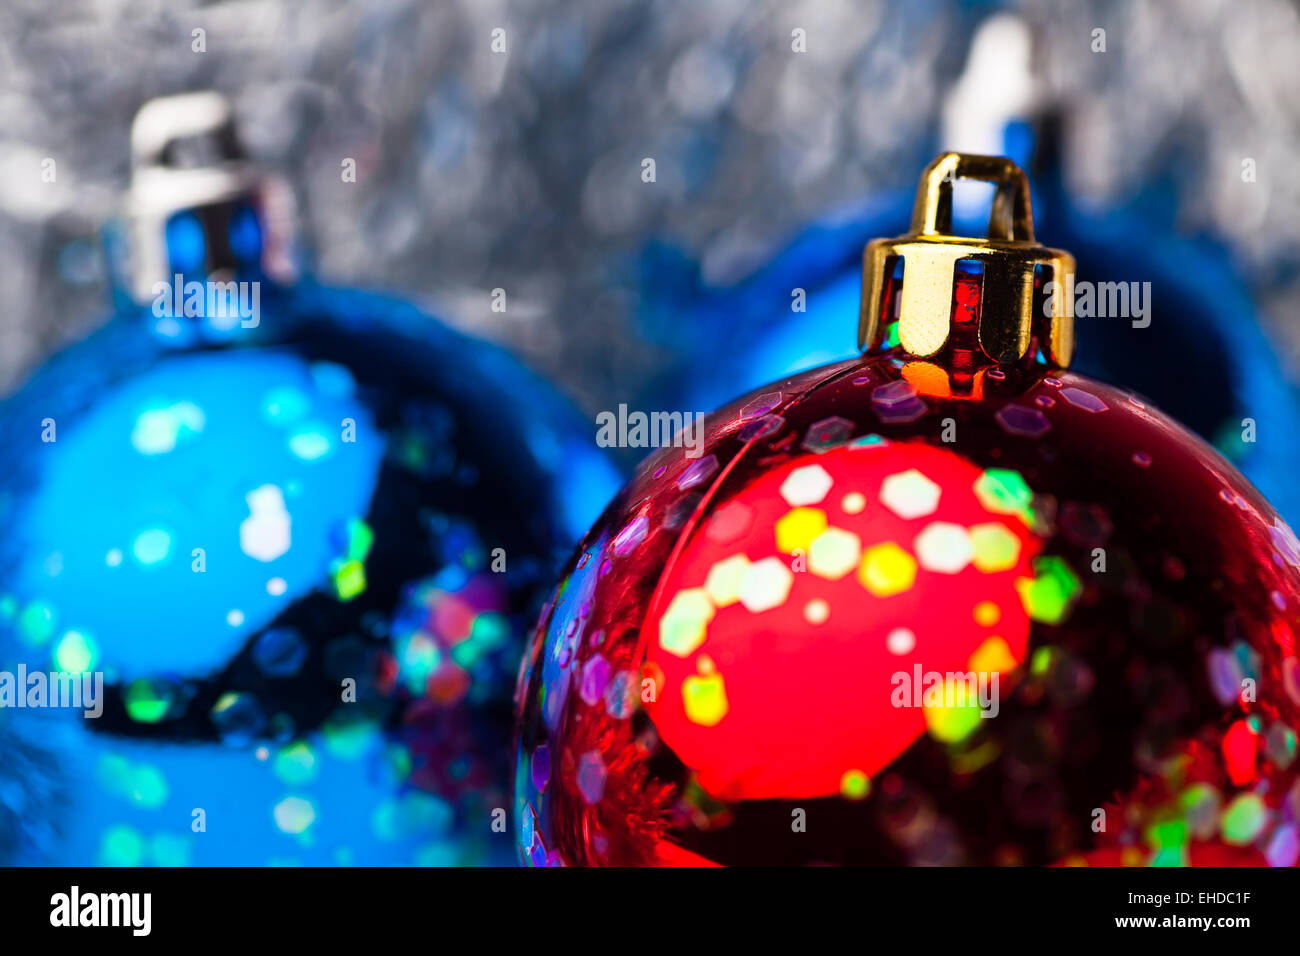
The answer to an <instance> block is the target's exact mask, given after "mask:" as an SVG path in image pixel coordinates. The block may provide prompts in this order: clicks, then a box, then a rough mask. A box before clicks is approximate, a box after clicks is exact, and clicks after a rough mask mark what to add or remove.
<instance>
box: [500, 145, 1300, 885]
mask: <svg viewBox="0 0 1300 956" xmlns="http://www.w3.org/2000/svg"><path fill="white" fill-rule="evenodd" d="M961 176H972V177H976V178H982V179H991V180H993V181H995V182H996V183H998V186H999V190H998V198H997V200H996V201H995V204H994V212H993V219H992V222H991V224H990V238H989V239H984V240H980V239H964V238H955V237H952V236H949V235H947V234H946V233H947V232H948V231H950V218H951V217H950V208H951V189H952V180H953V179H954V178H956V177H961ZM1072 271H1073V260H1072V259H1070V257H1069V256H1068V255H1067V254H1065V253H1061V252H1058V251H1055V250H1051V249H1045V248H1042V247H1040V246H1036V245H1034V244H1033V235H1032V217H1031V214H1030V209H1029V197H1028V187H1027V185H1026V183H1025V180H1024V177H1023V174H1022V173H1021V172H1020V170H1019V169H1017V168H1016V167H1015V166H1014V165H1012V164H1011V163H1010V162H1009V161H1007V160H1002V159H990V158H986V157H974V156H961V155H958V154H947V155H945V156H942V157H940V159H938V160H936V162H935V163H933V164H932V165H931V166H930V168H929V169H928V170H927V172H926V174H925V176H924V177H923V178H922V182H921V189H920V192H919V195H918V201H917V211H916V214H915V216H914V221H913V231H912V234H911V235H909V236H906V237H903V238H902V239H899V240H891V241H881V242H874V243H872V244H870V245H869V246H868V247H867V251H866V255H865V260H864V291H865V294H864V297H863V310H862V315H861V319H860V323H859V341H860V344H861V345H862V346H863V348H864V353H865V354H864V355H863V357H862V358H861V359H860V360H858V361H850V362H842V363H839V364H836V365H831V366H827V367H825V368H820V369H816V370H814V371H810V372H806V373H803V374H801V375H797V376H795V377H793V378H790V379H788V380H786V381H783V382H779V383H775V384H773V385H772V386H770V387H769V388H767V389H763V390H760V391H759V392H757V393H754V394H752V395H749V396H747V397H745V398H742V399H740V400H738V401H736V402H734V403H733V404H731V405H729V406H727V407H726V408H723V409H721V410H720V411H718V412H716V413H715V414H713V415H712V416H710V417H709V418H708V419H707V420H706V422H705V425H704V429H705V435H704V444H703V454H702V455H699V456H698V457H691V455H690V453H691V450H690V449H689V448H666V449H663V450H662V451H660V452H658V453H657V454H655V455H653V456H651V457H650V458H649V459H648V460H647V461H646V462H645V463H644V464H643V465H642V466H641V469H640V470H639V472H638V474H637V476H636V478H635V479H634V480H633V481H632V482H631V484H629V485H628V487H627V488H625V489H624V491H623V492H622V493H621V495H620V496H619V497H618V498H617V499H616V501H615V502H614V504H613V505H611V507H610V508H609V510H608V511H607V512H606V513H605V516H604V517H603V518H602V520H601V522H600V523H599V524H598V525H597V526H596V527H595V528H594V529H593V530H592V531H591V532H590V534H589V535H588V536H587V538H586V540H585V541H584V543H583V545H582V547H581V549H580V550H579V552H578V554H577V556H576V558H575V559H574V562H573V564H572V565H571V566H570V568H569V571H568V573H567V574H566V576H565V578H564V579H563V581H562V582H561V584H560V586H559V588H558V590H557V592H556V594H555V596H554V598H553V599H552V601H551V603H550V605H548V608H547V610H546V612H545V614H544V615H543V618H542V622H541V625H540V627H539V629H538V631H537V634H536V636H535V638H534V640H533V643H532V646H531V649H530V652H529V654H528V656H527V658H526V660H525V662H524V669H523V672H522V673H521V677H520V686H519V694H518V699H519V754H518V761H517V769H516V796H517V806H516V811H517V815H518V820H519V824H520V826H519V828H518V831H519V832H520V834H521V846H520V852H521V856H522V857H523V859H524V860H525V861H526V862H531V863H537V864H542V863H564V864H624V865H625V864H656V863H658V864H663V863H669V864H673V863H678V864H680V863H687V864H689V863H719V864H802V863H873V864H904V863H915V864H920V863H931V864H933V863H939V864H956V863H974V864H996V863H1023V864H1049V863H1091V864H1094V865H1115V864H1145V863H1185V864H1194V865H1222V864H1259V865H1263V864H1272V865H1292V864H1294V863H1295V862H1296V858H1297V852H1298V851H1300V839H1298V829H1297V819H1298V818H1300V776H1298V774H1297V769H1298V767H1300V764H1297V761H1296V728H1297V726H1300V670H1298V669H1297V663H1296V655H1295V628H1296V625H1297V622H1300V542H1297V539H1296V537H1295V535H1294V534H1293V533H1292V532H1291V530H1290V529H1289V528H1288V527H1287V525H1286V524H1285V523H1284V522H1283V521H1282V519H1281V518H1279V517H1278V515H1277V513H1276V512H1275V511H1274V510H1273V509H1272V508H1271V507H1270V506H1269V504H1268V503H1267V502H1266V501H1265V500H1264V499H1263V498H1262V497H1261V496H1260V495H1259V493H1258V492H1256V491H1255V490H1254V488H1252V487H1251V486H1250V484H1249V483H1248V482H1247V481H1246V480H1245V479H1244V478H1243V477H1242V476H1241V475H1240V474H1238V473H1237V471H1236V470H1235V469H1234V468H1233V467H1232V466H1231V465H1230V464H1228V462H1226V461H1225V460H1224V459H1223V458H1222V457H1220V456H1219V455H1218V453H1217V452H1215V451H1214V450H1213V449H1211V448H1210V447H1209V446H1208V445H1206V444H1205V443H1204V442H1202V441H1201V440H1200V439H1198V438H1196V437H1195V436H1193V435H1192V434H1191V433H1190V432H1188V431H1187V430H1186V429H1184V428H1182V427H1181V426H1180V425H1178V424H1177V423H1176V422H1173V421H1171V420H1170V419H1168V418H1166V417H1165V416H1163V415H1162V414H1161V413H1160V412H1159V411H1158V410H1156V409H1154V408H1152V407H1150V406H1148V405H1146V404H1145V403H1143V402H1142V401H1141V400H1139V399H1138V398H1137V397H1135V396H1134V395H1132V394H1130V393H1127V392H1125V391H1123V390H1121V389H1117V388H1114V387H1111V386H1108V385H1104V384H1101V383H1099V382H1094V381H1091V380H1089V379H1087V378H1084V377H1082V376H1079V375H1075V374H1072V373H1070V372H1068V371H1065V370H1064V367H1065V366H1066V365H1067V364H1068V362H1069V360H1070V355H1071V351H1072V348H1073V341H1072V326H1071V319H1070V315H1069V312H1068V310H1067V309H1066V308H1065V304H1064V301H1063V296H1062V295H1061V293H1060V291H1059V290H1060V289H1061V287H1062V286H1064V285H1065V277H1066V276H1067V275H1069V274H1070V273H1072Z"/></svg>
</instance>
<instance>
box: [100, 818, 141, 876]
mask: <svg viewBox="0 0 1300 956" xmlns="http://www.w3.org/2000/svg"><path fill="white" fill-rule="evenodd" d="M99 859H100V863H101V864H102V865H104V866H139V865H140V864H141V863H142V862H143V860H144V840H143V839H142V838H141V836H140V834H139V833H137V832H136V831H135V830H133V829H132V828H131V827H128V826H126V825H124V824H119V825H117V826H113V827H109V828H108V829H107V830H105V831H104V838H103V840H102V841H101V843H100V845H99Z"/></svg>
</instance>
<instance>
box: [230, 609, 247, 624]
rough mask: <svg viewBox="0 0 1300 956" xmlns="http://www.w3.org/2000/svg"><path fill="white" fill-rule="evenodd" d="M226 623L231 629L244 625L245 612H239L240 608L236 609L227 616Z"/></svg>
mask: <svg viewBox="0 0 1300 956" xmlns="http://www.w3.org/2000/svg"><path fill="white" fill-rule="evenodd" d="M226 623H227V624H229V625H230V626H231V627H239V625H241V624H243V623H244V612H243V611H241V610H239V608H235V610H233V611H231V612H230V613H229V614H227V615H226Z"/></svg>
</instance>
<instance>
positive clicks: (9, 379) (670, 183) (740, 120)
mask: <svg viewBox="0 0 1300 956" xmlns="http://www.w3.org/2000/svg"><path fill="white" fill-rule="evenodd" d="M1002 10H1006V11H1011V12H1014V13H1016V14H1017V15H1018V16H1019V17H1020V18H1021V22H1022V23H1023V24H1025V25H1026V26H1027V28H1028V29H1030V30H1032V34H1033V44H1032V49H1031V50H1030V51H1029V53H1028V54H1026V53H1025V50H1024V49H1023V48H1022V47H1021V46H1020V45H1018V44H1019V43H1020V41H1019V40H1017V39H1016V36H1017V34H1015V33H1014V31H1013V32H1012V33H1010V34H1004V35H1003V36H1002V38H1001V40H1000V41H998V42H999V43H1001V44H1002V45H1001V46H999V45H998V43H995V44H994V45H993V47H992V50H991V54H992V55H991V56H990V57H988V58H987V59H986V67H987V66H988V64H992V65H993V67H994V69H995V74H996V77H997V81H996V82H995V83H993V84H980V85H979V87H981V88H983V89H985V90H988V91H989V92H988V97H989V98H992V99H994V100H996V101H997V103H998V104H1001V105H1000V106H999V105H997V104H995V105H994V107H993V108H994V110H995V111H996V110H997V109H1008V108H1012V109H1017V110H1021V111H1041V110H1050V111H1052V112H1053V114H1054V115H1055V116H1056V118H1057V119H1058V120H1059V126H1058V127H1057V134H1056V135H1057V136H1058V143H1059V164H1058V166H1059V171H1060V174H1061V177H1062V181H1063V184H1064V188H1065V190H1066V191H1067V192H1068V194H1069V195H1070V196H1071V197H1072V198H1073V200H1074V201H1075V202H1076V203H1077V204H1079V206H1080V208H1083V209H1087V210H1092V211H1095V212H1099V214H1101V215H1105V214H1106V212H1107V211H1108V210H1113V209H1118V208H1121V207H1122V208H1126V209H1128V210H1130V211H1133V210H1137V214H1138V215H1140V216H1142V217H1143V218H1144V219H1145V220H1146V221H1147V222H1148V223H1149V224H1150V226H1151V228H1152V229H1154V230H1156V232H1157V234H1162V233H1163V234H1168V235H1170V236H1184V237H1192V236H1196V237H1210V238H1212V239H1213V240H1215V241H1216V242H1217V243H1219V245H1218V246H1217V247H1216V248H1217V249H1218V250H1220V252H1218V253H1216V255H1221V256H1222V258H1223V259H1224V261H1226V262H1228V263H1230V265H1231V267H1232V268H1233V269H1234V270H1236V272H1237V275H1239V276H1240V278H1241V281H1242V282H1243V283H1244V284H1245V287H1246V288H1247V289H1248V290H1249V292H1250V295H1251V297H1252V299H1253V301H1254V302H1255V304H1256V306H1257V308H1258V311H1259V313H1260V315H1261V316H1262V323H1263V325H1264V328H1265V330H1266V332H1267V335H1268V339H1269V341H1270V342H1271V347H1272V348H1273V350H1274V352H1275V354H1276V356H1277V358H1278V361H1279V363H1280V365H1281V367H1282V370H1283V374H1285V375H1287V376H1290V377H1294V376H1295V375H1296V372H1297V365H1298V356H1300V323H1297V322H1296V321H1295V316H1296V314H1297V312H1298V311H1300V272H1298V271H1297V269H1296V262H1297V250H1298V248H1300V180H1297V177H1295V176H1294V175H1292V173H1293V170H1294V159H1295V157H1296V156H1297V152H1298V150H1297V146H1298V145H1300V142H1298V141H1300V114H1298V112H1297V108H1296V93H1297V91H1300V56H1297V55H1296V52H1297V50H1300V17H1298V16H1297V12H1296V7H1295V5H1294V4H1292V3H1290V2H1287V0H1195V2H1192V0H1188V2H1180V3H1171V2H1106V0H1093V2H1071V3H1063V2H1048V0H1026V2H1022V3H1006V4H994V3H960V2H956V0H919V2H909V3H905V4H901V3H887V2H872V0H852V2H850V0H802V2H799V0H780V2H777V0H764V2H757V0H709V2H707V3H701V2H698V0H660V2H644V0H529V2H526V3H525V2H505V0H459V2H457V0H441V2H425V0H369V2H366V3H364V4H360V3H357V4H347V3H341V2H329V0H302V2H296V3H292V4H283V3H279V2H272V0H245V2H232V3H208V4H183V3H182V4H177V3H170V2H163V0H61V2H59V3H57V4H52V3H48V2H44V0H8V2H6V3H5V4H4V5H3V7H0V290H3V291H2V293H0V294H2V295H3V309H0V391H5V392H7V391H9V390H11V389H12V388H13V387H14V386H15V385H16V384H17V383H18V382H19V381H21V379H22V377H23V375H24V374H25V373H26V372H27V371H28V370H30V369H31V368H32V367H33V365H34V363H37V362H38V361H39V360H40V359H41V358H42V357H43V356H45V355H47V354H48V353H49V352H51V351H52V350H53V349H54V348H56V347H57V346H58V345H59V344H60V343H62V342H65V341H67V340H69V339H70V338H75V337H77V336H79V335H80V334H82V333H84V332H85V331H86V330H87V329H89V328H90V327H92V326H94V325H96V324H99V323H101V322H102V321H103V320H104V319H105V317H106V315H107V312H106V303H107V301H108V291H107V289H108V280H107V275H106V268H105V265H104V257H103V255H102V252H101V243H100V240H99V232H100V229H101V227H102V226H103V223H104V222H105V220H106V219H107V218H108V217H110V216H111V215H112V214H113V213H114V212H115V211H116V210H117V208H118V203H119V202H120V198H121V194H122V191H123V190H124V188H125V186H126V184H127V180H128V176H129V165H128V158H129V157H128V131H129V127H130V122H131V118H132V116H133V114H134V112H135V111H136V109H137V108H138V107H139V106H140V104H141V103H142V102H144V101H145V100H146V99H148V98H150V97H154V96H158V95H161V94H166V93H173V92H179V91H185V90H193V89H202V88H215V89H217V90H220V91H222V92H224V93H226V94H227V95H228V96H230V97H231V98H232V99H233V101H234V104H235V111H236V115H237V118H238V120H239V123H240V126H241V129H242V132H243V136H244V139H245V140H246V142H247V143H248V146H249V149H250V151H251V153H252V154H253V156H254V157H255V158H256V159H258V160H260V161H262V162H264V163H266V164H267V165H268V166H270V167H272V168H274V169H276V170H278V171H279V172H281V173H282V174H284V176H285V177H286V178H287V180H288V182H289V183H290V184H291V185H292V187H293V189H294V191H295V193H296V197H297V200H298V205H299V212H300V215H301V224H300V226H301V230H302V235H303V237H304V238H305V240H306V243H307V245H308V247H309V248H310V249H311V250H312V253H313V255H314V271H315V272H316V273H317V274H318V275H319V276H320V277H321V278H322V279H323V280H325V281H327V282H331V283H337V284H349V285H355V286H360V287H363V288H377V289H383V290H386V291H391V292H396V293H399V294H402V295H404V296H405V297H407V298H409V299H411V300H413V301H414V302H415V303H416V304H418V305H420V306H423V307H425V308H427V309H429V310H430V311H432V312H436V313H438V314H439V315H441V316H443V317H445V318H446V319H447V321H449V322H450V323H451V324H453V325H456V326H459V327H461V328H463V329H466V330H469V331H472V332H474V333H476V334H478V335H481V336H483V337H485V338H489V339H492V340H496V341H498V342H500V343H503V344H504V345H506V346H507V347H508V348H510V349H511V350H513V351H515V352H516V353H517V354H518V355H519V356H520V357H522V358H523V359H524V361H525V362H526V363H527V364H529V365H530V366H532V367H533V368H535V369H536V370H538V371H539V372H541V373H543V374H545V375H547V376H549V377H550V378H552V379H553V380H555V381H557V382H558V383H560V385H561V386H562V387H563V388H564V389H565V390H566V391H567V392H568V393H569V394H570V395H571V396H573V397H574V398H575V399H576V400H577V401H578V402H579V404H580V405H581V406H582V407H583V409H584V411H588V412H591V411H594V410H598V409H602V408H608V407H611V405H612V403H615V402H618V401H622V400H629V399H631V398H633V397H634V396H636V395H640V394H643V393H644V390H645V389H646V388H648V387H649V386H650V383H653V382H655V381H657V380H659V379H661V378H662V376H664V375H665V374H666V373H668V372H670V371H671V369H672V368H673V367H674V363H676V362H677V361H678V357H677V356H675V354H674V349H675V348H677V347H678V346H679V345H680V341H679V340H678V339H677V338H676V337H675V336H674V335H672V334H664V332H663V329H662V325H663V319H662V317H660V318H659V319H656V321H655V322H654V323H650V325H649V326H648V325H647V321H646V317H645V314H644V303H645V301H647V299H648V298H653V297H655V296H662V297H666V301H668V302H670V303H675V302H677V301H679V298H680V297H674V296H673V295H671V294H670V293H672V292H673V289H675V288H676V289H679V290H680V289H683V288H686V289H688V290H691V289H699V288H719V289H725V288H727V287H729V286H732V285H734V284H735V283H738V282H741V281H743V280H745V279H746V277H748V276H750V275H751V274H753V273H754V272H755V270H757V269H759V268H760V266H762V265H763V264H764V263H765V262H767V261H768V260H770V259H771V258H772V257H774V256H776V255H777V254H778V253H779V252H780V251H781V250H782V249H783V248H784V247H785V246H786V245H787V244H788V243H789V242H791V241H792V239H793V238H794V237H795V236H797V235H798V234H799V232H800V230H801V229H803V228H804V227H805V226H806V225H807V224H808V223H810V222H814V221H817V220H820V219H822V218H824V217H828V216H834V215H837V214H839V213H840V212H842V211H843V210H845V209H846V208H853V207H856V206H859V205H860V204H862V203H864V202H869V201H872V200H877V199H880V198H882V197H898V196H907V195H910V192H911V190H912V189H913V188H914V185H915V182H916V178H917V175H918V173H919V171H920V169H921V168H922V167H923V165H924V164H925V163H926V162H927V161H928V160H929V159H930V158H931V157H932V155H933V154H934V153H935V152H936V150H937V149H938V148H939V147H940V146H944V145H948V144H947V143H945V142H944V141H943V140H944V135H945V134H944V130H945V110H948V111H949V112H948V119H947V121H946V122H947V123H948V126H947V127H946V128H947V129H949V130H951V129H953V128H954V127H953V126H952V123H953V122H954V120H953V115H954V114H953V112H952V110H953V109H955V110H956V116H957V117H959V118H960V116H962V115H965V114H968V113H971V112H974V113H976V114H978V113H979V112H980V109H981V108H982V107H981V104H986V100H987V98H986V97H985V96H983V95H975V96H974V97H973V98H972V97H971V95H970V94H971V90H972V89H973V88H972V87H970V86H968V87H967V88H966V89H965V91H964V93H963V90H962V86H961V83H960V79H961V77H962V75H963V71H965V70H966V69H967V66H968V63H969V62H970V58H971V43H972V38H973V37H974V36H975V35H976V34H977V31H978V29H979V27H980V25H981V24H982V23H984V22H986V21H987V20H988V18H989V17H990V16H991V15H992V14H994V13H997V12H999V11H1002ZM1097 28H1102V29H1104V30H1105V31H1106V49H1105V52H1104V53H1101V52H1093V49H1092V47H1093V46H1094V35H1093V31H1094V30H1095V29H1097ZM196 29H201V30H203V31H204V35H203V39H204V46H205V52H195V50H194V46H195V35H194V33H193V31H194V30H196ZM498 29H500V30H504V34H503V35H500V36H502V38H503V40H504V44H505V52H504V53H499V52H494V49H493V36H494V35H493V31H494V30H498ZM796 30H801V31H804V36H805V37H806V39H805V44H806V52H803V53H795V52H794V51H793V50H792V45H793V43H794V41H793V40H792V36H793V35H794V34H793V31H796ZM1008 37H1010V39H1008ZM498 45H499V44H498ZM963 97H964V98H963ZM954 103H957V104H958V105H957V106H955V107H954V106H953V105H952V104H954ZM647 157H650V158H653V159H654V160H655V163H656V181H655V182H654V183H653V184H645V183H643V182H642V179H641V174H642V165H641V163H642V160H643V159H644V158H647ZM46 158H52V159H54V160H55V162H56V169H57V176H56V179H55V182H53V183H45V182H42V179H41V172H42V168H43V167H42V164H43V161H44V160H45V159H46ZM345 158H353V159H355V160H356V164H357V177H356V182H355V183H349V182H343V181H342V178H341V176H340V164H341V162H342V161H343V160H344V159H345ZM1246 158H1250V159H1253V160H1254V162H1255V165H1254V169H1255V181H1254V182H1253V183H1249V184H1245V183H1243V181H1242V175H1241V173H1242V168H1243V167H1242V162H1243V159H1246ZM1036 198H1037V197H1036ZM1055 238H1056V240H1057V241H1058V242H1059V237H1055ZM1040 239H1042V240H1043V241H1045V242H1047V243H1048V244H1052V243H1053V241H1054V237H1053V236H1052V235H1050V234H1046V233H1044V232H1043V230H1042V227H1041V226H1040ZM1060 244H1062V245H1064V244H1065V243H1064V242H1060ZM647 250H652V251H653V254H650V255H649V256H648V253H647ZM683 263H685V264H687V265H683ZM1115 278H1123V279H1128V278H1140V277H1138V276H1115ZM494 288H504V289H506V290H507V292H508V294H509V307H508V308H507V310H506V311H504V312H494V311H492V308H491V302H492V297H491V290H492V289H494ZM788 295H789V293H788V291H786V292H785V293H784V296H785V301H784V302H783V303H778V307H784V306H785V305H788ZM686 298H687V300H689V296H687V297H686ZM674 307H675V306H674ZM689 321H691V319H690V317H689V314H688V313H687V312H686V311H683V313H682V322H683V323H686V322H689ZM843 335H844V339H845V346H846V348H851V346H852V341H851V337H852V330H851V329H849V328H846V329H845V330H844V333H843Z"/></svg>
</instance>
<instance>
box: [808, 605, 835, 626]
mask: <svg viewBox="0 0 1300 956" xmlns="http://www.w3.org/2000/svg"><path fill="white" fill-rule="evenodd" d="M803 616H804V620H805V621H807V622H808V623H809V624H823V623H825V621H826V619H827V618H828V617H830V616H831V606H830V605H829V604H827V603H826V602H825V601H822V600H816V601H809V602H808V603H807V604H805V605H804V608H803Z"/></svg>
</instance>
